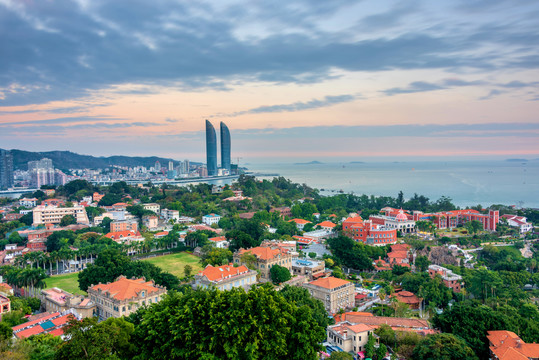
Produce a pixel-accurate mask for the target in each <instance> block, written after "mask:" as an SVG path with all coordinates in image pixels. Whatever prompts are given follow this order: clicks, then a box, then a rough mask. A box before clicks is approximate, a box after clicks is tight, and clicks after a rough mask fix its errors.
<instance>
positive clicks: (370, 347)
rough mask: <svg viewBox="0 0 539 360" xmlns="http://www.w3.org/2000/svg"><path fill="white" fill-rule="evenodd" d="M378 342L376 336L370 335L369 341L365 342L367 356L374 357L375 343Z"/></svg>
mask: <svg viewBox="0 0 539 360" xmlns="http://www.w3.org/2000/svg"><path fill="white" fill-rule="evenodd" d="M375 343H376V339H375V338H374V336H372V335H369V339H368V340H367V343H366V344H365V357H367V358H372V357H373V356H374V344H375Z"/></svg>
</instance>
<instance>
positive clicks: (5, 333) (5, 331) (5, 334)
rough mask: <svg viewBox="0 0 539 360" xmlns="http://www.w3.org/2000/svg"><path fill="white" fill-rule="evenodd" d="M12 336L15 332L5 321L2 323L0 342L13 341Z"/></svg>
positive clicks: (0, 325)
mask: <svg viewBox="0 0 539 360" xmlns="http://www.w3.org/2000/svg"><path fill="white" fill-rule="evenodd" d="M12 336H13V330H11V326H10V325H9V324H8V323H7V322H5V321H2V322H0V341H6V340H8V339H11V337H12Z"/></svg>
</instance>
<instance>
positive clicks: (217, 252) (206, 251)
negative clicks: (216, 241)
mask: <svg viewBox="0 0 539 360" xmlns="http://www.w3.org/2000/svg"><path fill="white" fill-rule="evenodd" d="M208 247H209V248H208ZM202 250H203V253H202V256H201V257H200V259H201V260H202V265H203V266H206V265H213V266H221V265H225V264H228V263H230V262H231V261H232V251H230V250H228V249H221V248H216V247H213V246H211V245H206V246H205V247H204V248H203V249H202Z"/></svg>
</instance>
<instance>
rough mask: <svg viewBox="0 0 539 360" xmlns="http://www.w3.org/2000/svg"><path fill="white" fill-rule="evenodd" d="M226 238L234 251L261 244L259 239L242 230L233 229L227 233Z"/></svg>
mask: <svg viewBox="0 0 539 360" xmlns="http://www.w3.org/2000/svg"><path fill="white" fill-rule="evenodd" d="M226 239H227V240H228V241H229V242H230V245H229V247H228V248H229V249H230V251H232V252H234V251H237V250H239V249H250V248H253V247H256V246H258V245H260V241H259V240H255V239H254V238H253V237H252V236H250V235H249V234H247V233H246V232H243V231H241V230H232V231H229V232H227V233H226Z"/></svg>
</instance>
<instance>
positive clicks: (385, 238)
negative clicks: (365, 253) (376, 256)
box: [343, 216, 397, 246]
mask: <svg viewBox="0 0 539 360" xmlns="http://www.w3.org/2000/svg"><path fill="white" fill-rule="evenodd" d="M343 230H344V232H345V233H346V234H347V235H348V236H350V237H351V238H352V239H354V240H356V241H361V242H362V243H364V244H367V245H373V246H385V245H388V244H395V243H396V242H397V230H396V229H389V228H386V227H385V226H381V225H378V224H374V223H372V222H371V221H369V220H367V221H363V219H362V218H361V216H354V217H349V218H348V219H346V220H344V221H343Z"/></svg>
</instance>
